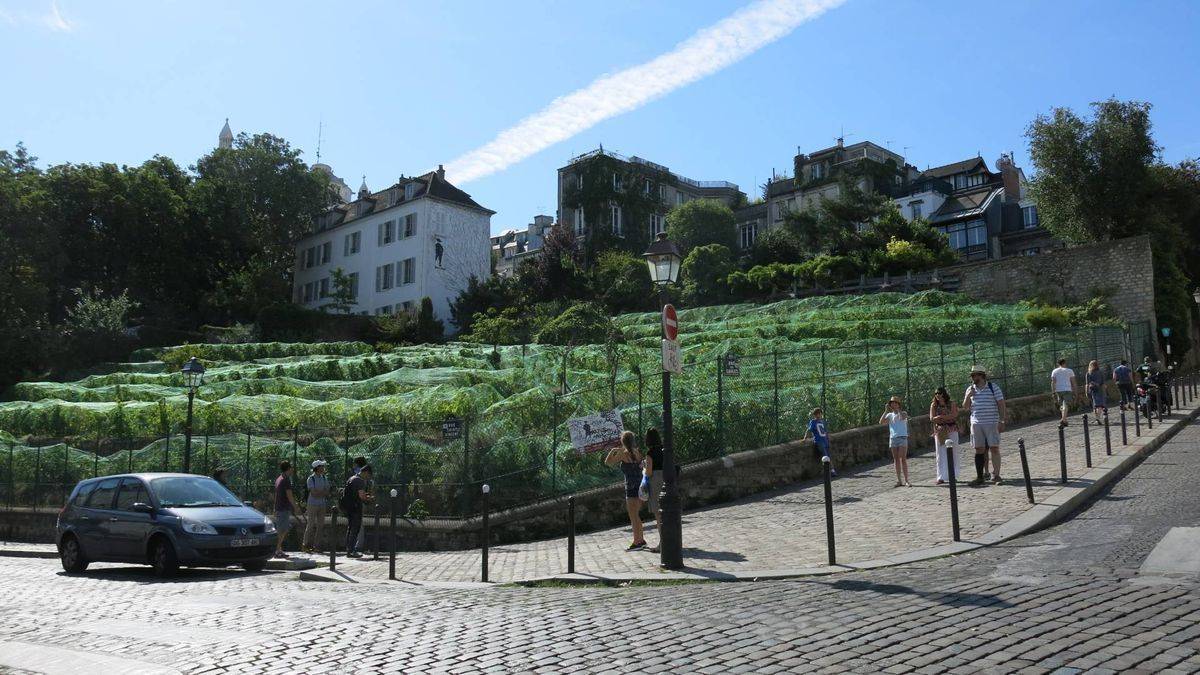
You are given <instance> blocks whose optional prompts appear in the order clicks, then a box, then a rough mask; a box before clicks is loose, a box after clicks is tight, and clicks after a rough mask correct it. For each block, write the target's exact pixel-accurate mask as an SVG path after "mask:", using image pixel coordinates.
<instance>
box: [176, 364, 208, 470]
mask: <svg viewBox="0 0 1200 675" xmlns="http://www.w3.org/2000/svg"><path fill="white" fill-rule="evenodd" d="M181 372H182V373H183V386H185V387H187V396H188V411H187V426H185V427H184V430H183V431H184V441H183V472H184V473H191V472H192V401H194V400H195V398H196V390H197V389H199V388H200V385H202V384H204V364H203V363H200V361H199V359H197V358H196V357H194V356H193V357H192V358H190V359H188V362H187V363H185V364H183V369H182V371H181Z"/></svg>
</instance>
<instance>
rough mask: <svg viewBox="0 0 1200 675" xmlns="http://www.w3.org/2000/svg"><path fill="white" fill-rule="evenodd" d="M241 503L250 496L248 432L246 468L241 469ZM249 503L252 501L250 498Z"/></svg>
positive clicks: (247, 437)
mask: <svg viewBox="0 0 1200 675" xmlns="http://www.w3.org/2000/svg"><path fill="white" fill-rule="evenodd" d="M242 481H243V482H242V486H243V487H242V501H246V498H247V497H249V495H250V430H249V429H247V430H246V466H245V467H244V468H243V469H242ZM250 501H254V498H253V497H250Z"/></svg>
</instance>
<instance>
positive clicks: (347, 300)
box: [325, 267, 475, 314]
mask: <svg viewBox="0 0 1200 675" xmlns="http://www.w3.org/2000/svg"><path fill="white" fill-rule="evenodd" d="M329 276H330V279H331V281H330V287H331V288H330V293H329V300H330V302H329V303H328V304H326V305H325V307H326V308H329V309H331V310H333V311H335V312H338V313H339V314H349V313H350V310H351V309H352V308H353V307H354V305H355V302H356V301H357V298H355V297H354V281H353V280H352V279H351V278H350V275H349V274H346V271H345V270H343V269H342V268H340V267H335V268H334V269H333V271H332V272H330V273H329ZM471 278H472V279H474V278H475V277H471Z"/></svg>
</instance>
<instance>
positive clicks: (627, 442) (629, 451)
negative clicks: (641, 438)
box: [604, 431, 646, 551]
mask: <svg viewBox="0 0 1200 675" xmlns="http://www.w3.org/2000/svg"><path fill="white" fill-rule="evenodd" d="M643 459H644V457H642V453H640V452H638V449H637V439H636V437H635V436H634V435H633V432H632V431H626V432H623V433H622V434H621V444H620V445H618V446H617V447H615V448H613V449H611V450H609V451H608V454H607V455H606V456H605V457H604V463H605V464H607V465H608V466H610V467H618V466H619V467H620V469H621V473H622V474H623V475H624V476H625V510H626V511H627V512H628V513H629V524H630V525H631V526H633V543H632V544H630V545H629V548H627V549H625V550H627V551H638V550H641V549H644V548H646V536H645V532H644V531H643V530H642V516H641V510H642V499H641V497H640V496H639V495H638V493H639V492H640V491H641V487H642V481H643V479H645V478H646V476H645V469H644V466H643V462H642V460H643Z"/></svg>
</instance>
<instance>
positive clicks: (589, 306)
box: [534, 302, 622, 345]
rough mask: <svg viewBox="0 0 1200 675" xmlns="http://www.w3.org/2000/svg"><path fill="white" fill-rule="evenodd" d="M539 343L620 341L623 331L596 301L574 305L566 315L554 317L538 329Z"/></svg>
mask: <svg viewBox="0 0 1200 675" xmlns="http://www.w3.org/2000/svg"><path fill="white" fill-rule="evenodd" d="M534 339H535V341H536V342H537V343H539V344H551V345H584V344H604V343H606V342H609V341H615V342H620V341H622V339H621V338H620V331H618V330H617V329H616V327H615V326H613V323H612V320H611V319H610V318H609V317H608V315H607V314H605V313H604V308H603V307H601V306H600V305H598V304H596V303H594V302H580V303H577V304H574V305H571V306H570V307H569V308H567V310H566V311H564V312H563V313H562V314H559V315H558V316H556V317H554V318H553V319H551V320H550V321H548V322H547V323H546V325H545V326H543V327H542V329H541V330H539V331H538V333H537V336H536V337H535V338H534Z"/></svg>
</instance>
